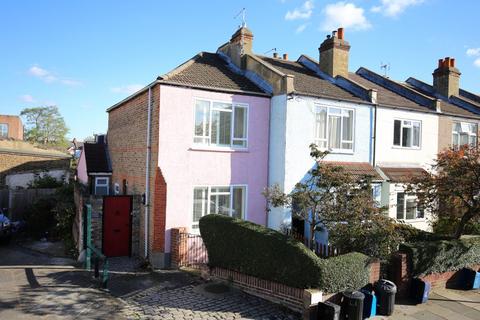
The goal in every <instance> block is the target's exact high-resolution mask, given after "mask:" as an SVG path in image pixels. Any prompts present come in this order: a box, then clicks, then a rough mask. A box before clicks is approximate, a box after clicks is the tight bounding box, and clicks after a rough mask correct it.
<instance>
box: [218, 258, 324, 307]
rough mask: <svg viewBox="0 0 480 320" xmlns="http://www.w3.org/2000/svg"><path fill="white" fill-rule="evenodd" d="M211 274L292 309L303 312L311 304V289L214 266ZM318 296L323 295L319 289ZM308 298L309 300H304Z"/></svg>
mask: <svg viewBox="0 0 480 320" xmlns="http://www.w3.org/2000/svg"><path fill="white" fill-rule="evenodd" d="M209 276H210V277H212V278H216V279H218V280H223V281H228V282H231V283H232V284H233V285H234V286H235V287H237V288H239V289H241V290H242V291H244V292H247V293H249V294H251V295H254V296H257V297H260V298H263V299H265V300H268V301H271V302H274V303H278V304H281V305H283V306H285V307H287V308H289V309H291V310H294V311H297V312H303V310H304V308H305V307H304V305H305V304H307V307H308V306H309V305H310V304H311V302H310V301H308V300H309V296H311V295H312V293H311V291H310V290H305V289H300V288H293V287H289V286H286V285H284V284H281V283H278V282H273V281H268V280H264V279H260V278H257V277H254V276H249V275H246V274H243V273H240V272H237V271H233V270H227V269H222V268H217V267H213V268H211V269H210V270H209ZM317 292H318V293H317V296H318V295H320V300H321V295H322V293H321V292H320V291H317ZM304 300H307V301H304ZM317 302H318V301H317Z"/></svg>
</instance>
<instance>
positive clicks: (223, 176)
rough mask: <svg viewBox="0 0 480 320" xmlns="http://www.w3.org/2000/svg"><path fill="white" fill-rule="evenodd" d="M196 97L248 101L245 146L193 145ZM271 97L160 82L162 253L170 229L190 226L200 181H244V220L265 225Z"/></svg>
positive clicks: (213, 183)
mask: <svg viewBox="0 0 480 320" xmlns="http://www.w3.org/2000/svg"><path fill="white" fill-rule="evenodd" d="M196 98H200V99H201V98H204V99H211V100H219V101H226V102H238V103H247V104H248V105H249V109H248V113H249V114H248V150H247V151H213V150H197V149H195V148H196V147H194V144H193V129H194V103H195V99H196ZM269 115H270V99H269V98H264V97H255V96H246V95H233V94H226V93H218V92H211V91H203V90H194V89H186V88H180V87H174V86H167V85H162V86H161V87H160V125H159V127H160V129H159V136H160V137H159V153H158V165H159V167H160V169H161V170H162V173H163V176H164V177H165V181H166V183H167V210H166V230H167V231H166V243H165V246H166V248H165V249H166V252H169V251H170V229H171V228H173V227H187V229H188V230H189V231H191V225H192V210H193V188H194V186H198V185H202V186H203V185H207V186H208V185H210V186H215V185H232V184H246V185H248V188H247V208H246V209H247V210H246V219H247V220H250V221H252V222H255V223H258V224H261V225H266V212H265V209H266V201H265V198H264V197H263V195H262V194H261V193H262V191H263V189H264V188H265V187H266V186H267V172H268V135H269V132H268V131H269Z"/></svg>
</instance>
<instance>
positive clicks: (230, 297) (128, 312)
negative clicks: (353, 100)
mask: <svg viewBox="0 0 480 320" xmlns="http://www.w3.org/2000/svg"><path fill="white" fill-rule="evenodd" d="M200 287H201V285H197V284H190V285H186V286H182V287H179V288H169V287H165V286H157V287H154V288H151V289H148V290H146V291H142V292H140V293H137V294H134V295H131V296H129V297H126V298H125V301H126V302H127V304H128V305H127V306H126V307H125V309H124V312H125V313H124V315H125V316H126V318H127V319H171V320H174V319H179V320H183V319H191V320H196V319H198V320H200V319H292V320H293V319H300V316H299V315H297V314H293V313H290V312H288V311H286V310H282V309H280V308H279V306H277V305H275V304H272V303H269V302H267V301H265V300H262V299H259V298H256V297H253V296H250V295H247V294H245V293H242V292H240V291H236V290H232V291H230V292H228V293H226V294H209V293H206V292H204V291H203V290H202V289H201V288H200Z"/></svg>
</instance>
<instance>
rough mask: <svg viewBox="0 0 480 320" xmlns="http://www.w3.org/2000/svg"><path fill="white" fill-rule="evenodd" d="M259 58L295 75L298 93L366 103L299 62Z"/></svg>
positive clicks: (283, 71) (281, 70)
mask: <svg viewBox="0 0 480 320" xmlns="http://www.w3.org/2000/svg"><path fill="white" fill-rule="evenodd" d="M257 57H258V58H259V59H262V60H263V61H264V62H266V63H268V64H270V65H271V66H272V67H274V68H275V69H277V70H278V71H280V72H282V73H285V74H290V75H293V76H294V80H293V86H294V88H295V92H296V93H299V94H305V95H312V96H317V97H326V98H334V99H339V100H342V99H343V100H350V101H358V102H365V101H363V100H362V99H360V98H358V97H357V96H355V95H353V94H352V93H350V92H348V91H346V90H344V89H342V88H340V87H339V86H336V85H334V84H333V83H331V82H330V81H328V80H324V79H322V78H320V76H319V75H317V74H316V73H315V72H314V71H312V70H310V69H308V68H306V67H305V66H303V65H302V64H301V63H299V62H296V61H289V60H283V59H279V58H269V57H265V56H258V55H257Z"/></svg>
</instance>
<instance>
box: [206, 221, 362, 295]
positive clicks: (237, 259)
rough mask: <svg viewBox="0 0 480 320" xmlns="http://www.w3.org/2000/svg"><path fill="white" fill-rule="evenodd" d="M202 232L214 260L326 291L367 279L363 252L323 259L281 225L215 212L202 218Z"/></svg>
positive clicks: (357, 285)
mask: <svg viewBox="0 0 480 320" xmlns="http://www.w3.org/2000/svg"><path fill="white" fill-rule="evenodd" d="M200 233H201V235H202V238H203V241H204V243H205V246H206V247H207V251H208V259H209V264H210V265H211V266H216V267H221V268H225V269H230V270H235V271H238V272H241V273H245V274H248V275H252V276H255V277H258V278H261V279H265V280H271V281H276V282H279V283H283V284H286V285H288V286H292V287H297V288H312V287H313V288H319V289H321V290H324V291H326V292H336V291H341V290H345V289H347V288H351V289H358V288H360V287H362V286H364V285H365V284H367V283H368V274H369V272H368V270H367V269H368V268H366V264H367V260H368V257H367V256H365V255H363V254H360V253H350V254H346V255H342V256H338V257H335V258H330V259H320V258H318V257H317V256H316V255H315V254H314V253H313V252H312V251H310V250H309V249H308V248H307V247H305V246H304V245H303V244H302V243H300V242H298V241H296V240H294V239H291V238H290V237H288V236H286V235H283V234H281V233H280V232H278V231H275V230H272V229H268V228H265V227H263V226H260V225H257V224H254V223H251V222H248V221H243V220H237V219H232V218H230V217H225V216H221V215H214V214H212V215H207V216H204V217H202V218H201V219H200Z"/></svg>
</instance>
